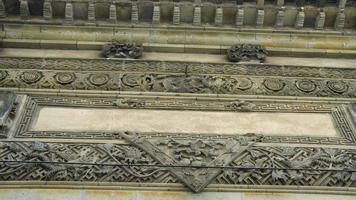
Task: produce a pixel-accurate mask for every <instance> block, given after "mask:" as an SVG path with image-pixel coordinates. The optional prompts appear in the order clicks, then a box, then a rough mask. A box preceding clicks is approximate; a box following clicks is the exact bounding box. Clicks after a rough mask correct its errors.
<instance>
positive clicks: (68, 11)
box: [65, 2, 74, 22]
mask: <svg viewBox="0 0 356 200" xmlns="http://www.w3.org/2000/svg"><path fill="white" fill-rule="evenodd" d="M65 20H66V21H68V22H70V21H73V20H74V13H73V4H72V2H66V7H65Z"/></svg>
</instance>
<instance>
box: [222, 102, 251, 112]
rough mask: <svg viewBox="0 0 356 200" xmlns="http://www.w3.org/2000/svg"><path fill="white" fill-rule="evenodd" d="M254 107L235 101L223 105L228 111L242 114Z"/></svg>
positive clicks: (248, 103) (247, 103)
mask: <svg viewBox="0 0 356 200" xmlns="http://www.w3.org/2000/svg"><path fill="white" fill-rule="evenodd" d="M255 106H256V105H255V104H253V103H250V102H246V101H243V100H236V101H233V102H231V103H228V104H226V105H225V107H226V108H228V109H231V110H238V111H243V112H249V111H252V110H253V108H254V107H255Z"/></svg>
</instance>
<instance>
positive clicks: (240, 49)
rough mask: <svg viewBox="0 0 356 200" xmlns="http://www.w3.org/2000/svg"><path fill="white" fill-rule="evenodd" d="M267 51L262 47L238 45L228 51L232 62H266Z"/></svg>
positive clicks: (228, 56)
mask: <svg viewBox="0 0 356 200" xmlns="http://www.w3.org/2000/svg"><path fill="white" fill-rule="evenodd" d="M266 56H267V50H266V49H265V48H264V47H263V46H261V45H253V44H236V45H234V46H232V47H230V49H228V51H227V58H228V60H229V61H230V62H240V61H250V60H255V59H257V60H259V61H260V62H264V61H265V59H266Z"/></svg>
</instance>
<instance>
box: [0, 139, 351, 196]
mask: <svg viewBox="0 0 356 200" xmlns="http://www.w3.org/2000/svg"><path fill="white" fill-rule="evenodd" d="M116 135H117V136H118V137H120V138H124V139H126V140H127V141H128V142H130V144H111V143H108V144H88V143H86V144H80V143H55V142H52V143H43V142H1V143H0V161H1V162H0V180H1V181H14V180H22V181H23V180H26V181H33V180H37V181H63V180H64V181H96V182H146V183H152V182H159V183H177V182H181V183H183V184H184V185H186V186H187V187H188V188H190V189H191V190H192V191H194V192H200V191H202V190H203V189H204V188H205V187H206V186H207V185H208V184H210V183H214V184H239V185H303V186H309V185H310V186H329V187H341V186H346V187H356V151H355V150H354V149H352V148H351V149H350V148H348V149H336V148H321V147H290V146H259V145H257V143H256V142H259V141H261V139H262V136H260V135H255V134H246V135H238V136H231V137H227V138H223V137H211V138H209V139H208V138H205V139H204V138H203V137H195V138H190V139H187V138H183V137H178V136H177V137H167V136H161V137H152V136H147V135H138V134H136V133H128V132H120V133H117V134H116Z"/></svg>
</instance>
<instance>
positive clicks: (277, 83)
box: [263, 78, 285, 92]
mask: <svg viewBox="0 0 356 200" xmlns="http://www.w3.org/2000/svg"><path fill="white" fill-rule="evenodd" d="M263 85H264V86H265V87H266V88H267V89H269V90H272V91H274V92H278V91H281V90H282V89H283V88H284V86H285V83H284V81H283V80H281V79H277V78H268V79H265V80H264V81H263Z"/></svg>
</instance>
